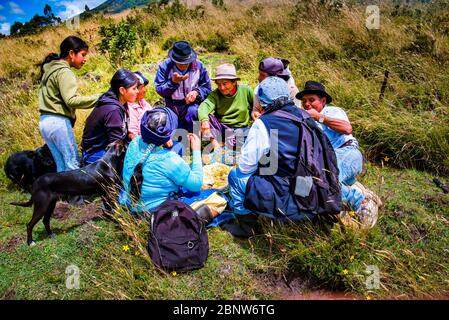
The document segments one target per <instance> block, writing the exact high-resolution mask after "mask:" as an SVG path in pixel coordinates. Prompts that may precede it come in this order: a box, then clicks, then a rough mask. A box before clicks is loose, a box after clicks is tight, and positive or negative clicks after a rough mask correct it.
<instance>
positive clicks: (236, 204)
mask: <svg viewBox="0 0 449 320" xmlns="http://www.w3.org/2000/svg"><path fill="white" fill-rule="evenodd" d="M251 176H252V173H243V172H241V171H240V169H239V168H238V167H237V168H232V170H231V171H230V172H229V175H228V182H229V196H230V197H231V201H230V202H229V205H230V206H231V208H232V210H233V212H234V213H235V214H249V213H251V211H250V210H248V209H246V208H245V207H244V205H243V202H244V201H245V192H246V184H247V183H248V179H249V177H251Z"/></svg>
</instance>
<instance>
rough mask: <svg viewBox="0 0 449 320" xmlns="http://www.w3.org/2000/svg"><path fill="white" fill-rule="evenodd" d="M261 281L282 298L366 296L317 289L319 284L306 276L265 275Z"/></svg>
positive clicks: (346, 298)
mask: <svg viewBox="0 0 449 320" xmlns="http://www.w3.org/2000/svg"><path fill="white" fill-rule="evenodd" d="M260 281H261V282H262V283H263V284H264V285H265V286H268V287H269V290H270V292H273V293H274V294H275V296H276V299H281V300H360V299H364V297H361V296H358V295H356V294H353V293H347V292H342V291H327V290H324V289H322V290H316V289H314V288H316V287H317V284H316V283H314V282H313V281H312V280H311V279H308V278H306V277H298V276H292V275H273V274H272V275H263V276H261V279H260Z"/></svg>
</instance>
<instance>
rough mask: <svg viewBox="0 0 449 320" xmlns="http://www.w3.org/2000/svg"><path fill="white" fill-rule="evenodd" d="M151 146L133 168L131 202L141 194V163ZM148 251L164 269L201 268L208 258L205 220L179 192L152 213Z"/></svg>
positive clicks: (154, 261)
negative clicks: (186, 202) (185, 201)
mask: <svg viewBox="0 0 449 320" xmlns="http://www.w3.org/2000/svg"><path fill="white" fill-rule="evenodd" d="M152 149H153V148H152V147H151V146H150V147H148V148H147V150H146V151H145V153H144V155H143V157H142V159H141V160H140V162H139V163H138V164H137V165H136V167H135V168H134V173H133V175H132V177H131V180H130V184H131V186H130V197H131V201H132V202H135V201H137V200H138V199H139V198H140V196H141V193H140V191H141V187H142V182H143V175H142V165H143V162H144V161H145V160H146V159H147V157H148V155H149V154H150V153H151V151H152ZM172 198H174V199H172ZM148 253H149V254H150V257H151V260H152V261H153V263H154V264H155V265H156V266H157V267H159V268H161V269H163V270H165V271H188V270H194V269H199V268H202V267H203V266H204V263H205V262H206V260H207V256H208V254H209V239H208V237H207V230H206V225H205V221H204V220H203V219H202V218H201V217H200V216H199V215H198V214H197V212H196V211H195V210H193V209H192V208H191V207H190V206H189V205H187V204H185V203H183V202H182V201H179V200H178V199H177V194H173V193H172V194H170V196H169V198H168V199H167V200H166V201H164V202H163V203H162V204H160V205H159V206H158V207H157V208H156V209H154V210H152V212H151V213H150V233H149V237H148Z"/></svg>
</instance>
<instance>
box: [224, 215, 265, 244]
mask: <svg viewBox="0 0 449 320" xmlns="http://www.w3.org/2000/svg"><path fill="white" fill-rule="evenodd" d="M236 218H237V221H229V222H226V223H224V224H222V225H221V228H222V229H223V230H225V231H228V232H229V233H230V234H232V235H233V236H234V237H237V238H246V239H247V238H249V237H252V236H255V235H258V234H260V233H261V230H260V225H259V223H258V216H257V215H256V214H252V213H250V214H245V215H236Z"/></svg>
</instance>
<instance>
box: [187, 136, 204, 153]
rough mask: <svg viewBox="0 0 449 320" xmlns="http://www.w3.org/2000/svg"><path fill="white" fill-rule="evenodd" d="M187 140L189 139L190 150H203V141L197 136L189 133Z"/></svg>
mask: <svg viewBox="0 0 449 320" xmlns="http://www.w3.org/2000/svg"><path fill="white" fill-rule="evenodd" d="M187 138H188V139H189V142H190V149H191V150H192V151H195V150H201V140H200V138H199V137H198V136H197V135H196V134H194V133H189V134H187Z"/></svg>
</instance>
